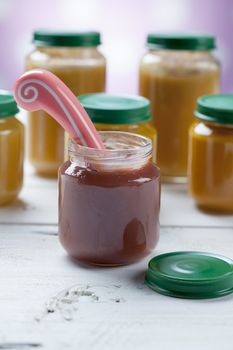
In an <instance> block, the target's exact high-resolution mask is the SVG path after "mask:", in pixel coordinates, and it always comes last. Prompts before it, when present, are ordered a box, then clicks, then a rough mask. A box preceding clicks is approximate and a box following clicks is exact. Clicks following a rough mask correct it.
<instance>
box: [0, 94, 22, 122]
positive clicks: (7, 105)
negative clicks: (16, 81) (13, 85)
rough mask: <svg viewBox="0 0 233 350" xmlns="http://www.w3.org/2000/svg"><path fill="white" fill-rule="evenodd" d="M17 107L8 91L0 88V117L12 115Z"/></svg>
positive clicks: (17, 109) (16, 110)
mask: <svg viewBox="0 0 233 350" xmlns="http://www.w3.org/2000/svg"><path fill="white" fill-rule="evenodd" d="M18 112H19V108H18V106H17V104H16V102H15V99H14V97H13V95H12V93H11V92H10V91H6V90H0V118H6V117H11V116H14V115H15V114H16V113H18Z"/></svg>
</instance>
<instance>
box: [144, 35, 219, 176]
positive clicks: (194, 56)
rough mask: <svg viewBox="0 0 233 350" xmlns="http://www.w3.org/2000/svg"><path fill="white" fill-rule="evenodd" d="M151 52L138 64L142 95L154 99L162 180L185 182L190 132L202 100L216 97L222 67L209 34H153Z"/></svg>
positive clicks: (149, 37)
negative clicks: (199, 100) (212, 96)
mask: <svg viewBox="0 0 233 350" xmlns="http://www.w3.org/2000/svg"><path fill="white" fill-rule="evenodd" d="M147 44H148V48H149V52H148V53H146V55H145V56H144V57H143V58H142V60H141V64H140V79H139V92H140V95H142V96H145V97H147V98H149V99H150V100H151V104H152V114H153V123H154V125H155V127H156V129H157V132H158V151H157V159H158V166H159V167H160V169H161V175H162V179H163V180H165V181H168V182H183V181H185V179H186V176H187V160H188V130H189V127H190V125H191V124H192V122H193V121H194V117H193V111H194V109H195V105H196V100H197V98H198V97H199V96H201V95H205V94H209V93H217V92H218V90H219V77H220V67H219V63H218V61H217V60H216V58H215V57H214V56H213V55H212V53H211V50H213V49H214V48H215V39H214V37H212V36H207V35H188V34H179V35H178V34H171V35H170V34H149V35H148V37H147Z"/></svg>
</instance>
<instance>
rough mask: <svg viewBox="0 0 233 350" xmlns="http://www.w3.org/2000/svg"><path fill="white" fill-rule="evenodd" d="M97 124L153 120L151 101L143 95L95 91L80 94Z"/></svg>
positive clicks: (81, 100)
mask: <svg viewBox="0 0 233 350" xmlns="http://www.w3.org/2000/svg"><path fill="white" fill-rule="evenodd" d="M78 99H79V101H80V103H81V104H82V105H83V107H84V108H85V110H86V111H87V113H88V115H89V116H90V118H91V120H92V121H93V122H94V123H96V124H98V123H99V124H118V125H119V124H133V123H141V122H146V121H150V120H151V110H150V101H149V100H148V99H147V98H145V97H142V96H132V95H111V94H106V93H93V94H86V95H80V96H78Z"/></svg>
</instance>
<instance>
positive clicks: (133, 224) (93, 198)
mask: <svg viewBox="0 0 233 350" xmlns="http://www.w3.org/2000/svg"><path fill="white" fill-rule="evenodd" d="M131 135H132V134H131ZM159 207H160V171H159V169H158V168H157V167H156V166H155V165H154V164H152V162H150V160H149V161H146V163H144V164H143V165H142V166H140V167H133V168H130V165H128V166H127V167H126V168H115V169H112V170H111V169H110V170H109V169H108V170H106V169H105V168H104V169H101V168H98V170H93V169H91V168H85V167H82V166H79V165H77V164H74V163H73V162H71V161H67V162H66V163H64V164H63V165H62V166H61V168H60V170H59V208H60V209H59V237H60V241H61V243H62V245H63V247H64V248H65V249H66V250H67V252H68V254H69V255H70V256H71V257H73V258H76V259H78V260H80V261H83V262H86V263H91V264H97V265H109V266H111V265H124V264H130V263H133V262H135V261H137V260H139V259H141V258H143V257H144V256H145V255H147V254H149V253H150V252H151V251H152V250H153V249H154V247H155V245H156V243H157V241H158V238H159Z"/></svg>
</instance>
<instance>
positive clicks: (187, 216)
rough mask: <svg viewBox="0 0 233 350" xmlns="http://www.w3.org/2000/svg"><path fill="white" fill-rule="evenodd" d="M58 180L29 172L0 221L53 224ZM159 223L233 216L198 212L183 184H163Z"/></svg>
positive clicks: (216, 221)
mask: <svg viewBox="0 0 233 350" xmlns="http://www.w3.org/2000/svg"><path fill="white" fill-rule="evenodd" d="M57 201H58V193H57V181H56V180H51V179H43V178H39V177H37V176H35V175H33V173H32V172H30V173H28V172H27V176H26V179H25V186H24V188H23V190H22V193H21V194H20V198H19V199H18V200H17V201H16V202H15V203H12V204H11V205H10V206H5V207H1V208H0V223H7V224H11V223H20V224H28V223H29V224H56V223H57ZM160 221H161V225H162V226H190V227H232V228H233V215H211V214H206V213H203V212H201V211H199V210H198V209H197V208H196V207H195V205H194V202H193V200H192V198H190V197H189V196H188V195H187V192H186V189H185V186H184V185H168V184H164V185H163V186H162V203H161V220H160Z"/></svg>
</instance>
